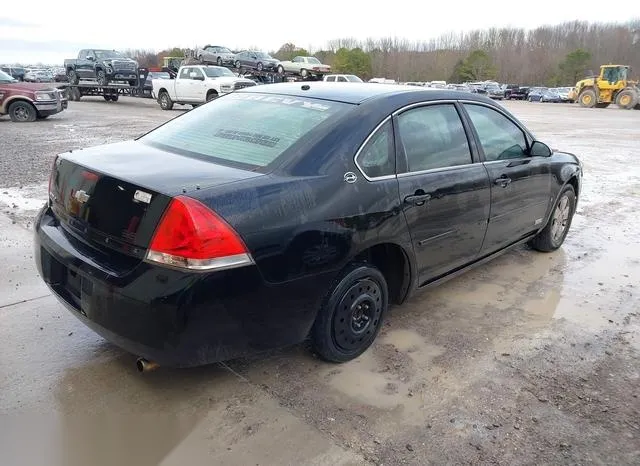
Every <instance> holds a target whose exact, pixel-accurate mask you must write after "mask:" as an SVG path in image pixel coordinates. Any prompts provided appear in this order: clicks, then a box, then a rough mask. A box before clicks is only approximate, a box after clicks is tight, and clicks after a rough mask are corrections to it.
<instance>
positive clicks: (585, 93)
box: [578, 89, 598, 108]
mask: <svg viewBox="0 0 640 466" xmlns="http://www.w3.org/2000/svg"><path fill="white" fill-rule="evenodd" d="M578 102H580V106H581V107H584V108H593V107H595V106H596V103H597V102H598V98H597V96H596V91H594V90H593V89H583V90H582V92H580V95H579V96H578Z"/></svg>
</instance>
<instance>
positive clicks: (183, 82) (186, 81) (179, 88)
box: [175, 66, 193, 102]
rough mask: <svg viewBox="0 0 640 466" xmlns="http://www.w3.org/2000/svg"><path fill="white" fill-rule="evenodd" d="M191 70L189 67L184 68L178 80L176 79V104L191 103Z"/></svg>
mask: <svg viewBox="0 0 640 466" xmlns="http://www.w3.org/2000/svg"><path fill="white" fill-rule="evenodd" d="M192 70H193V67H191V66H184V67H182V69H181V70H180V75H179V76H178V79H176V83H175V86H176V98H177V99H178V102H191V101H192V98H191V89H192V87H191V86H192V84H193V80H192V79H191V76H190V73H191V71H192Z"/></svg>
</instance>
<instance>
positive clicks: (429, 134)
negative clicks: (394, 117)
mask: <svg viewBox="0 0 640 466" xmlns="http://www.w3.org/2000/svg"><path fill="white" fill-rule="evenodd" d="M398 131H399V133H400V139H401V143H402V149H403V150H404V153H405V157H406V160H407V168H408V171H409V172H416V171H422V170H432V169H434V168H444V167H454V166H456V165H465V164H469V163H472V159H471V151H470V150H469V142H468V140H467V135H466V132H465V130H464V126H463V125H462V121H461V120H460V116H459V115H458V111H457V110H456V108H455V106H454V105H453V104H440V105H428V106H425V107H420V108H414V109H412V110H407V111H406V112H404V113H401V114H400V116H399V117H398Z"/></svg>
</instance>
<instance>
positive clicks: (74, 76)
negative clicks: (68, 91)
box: [67, 70, 80, 84]
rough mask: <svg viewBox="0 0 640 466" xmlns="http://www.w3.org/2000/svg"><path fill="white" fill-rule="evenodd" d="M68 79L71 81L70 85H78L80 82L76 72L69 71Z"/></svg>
mask: <svg viewBox="0 0 640 466" xmlns="http://www.w3.org/2000/svg"><path fill="white" fill-rule="evenodd" d="M67 78H68V79H69V84H78V83H79V82H80V78H79V77H78V74H77V73H76V72H75V70H69V71H67Z"/></svg>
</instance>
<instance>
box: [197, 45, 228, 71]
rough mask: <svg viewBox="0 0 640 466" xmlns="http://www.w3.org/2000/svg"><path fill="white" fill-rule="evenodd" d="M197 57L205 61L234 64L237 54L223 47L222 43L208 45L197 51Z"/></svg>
mask: <svg viewBox="0 0 640 466" xmlns="http://www.w3.org/2000/svg"><path fill="white" fill-rule="evenodd" d="M196 57H197V58H198V60H200V61H201V62H204V63H211V64H216V65H218V66H224V65H233V62H234V59H235V54H234V53H233V52H232V51H231V50H229V49H228V48H227V47H222V46H220V45H207V46H206V47H204V48H203V49H200V50H198V51H197V52H196Z"/></svg>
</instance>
